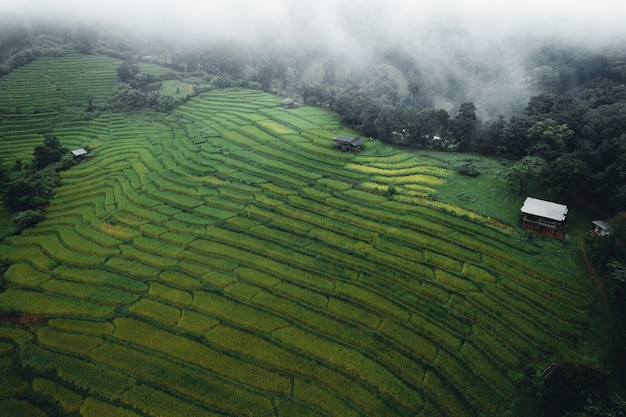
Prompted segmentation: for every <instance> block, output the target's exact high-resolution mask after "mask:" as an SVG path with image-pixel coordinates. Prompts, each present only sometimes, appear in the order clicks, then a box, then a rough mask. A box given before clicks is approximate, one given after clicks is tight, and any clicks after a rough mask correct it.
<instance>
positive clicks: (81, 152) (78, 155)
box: [72, 148, 87, 160]
mask: <svg viewBox="0 0 626 417" xmlns="http://www.w3.org/2000/svg"><path fill="white" fill-rule="evenodd" d="M72 156H74V159H78V160H83V159H85V158H86V157H87V151H86V150H85V149H83V148H80V149H75V150H73V151H72Z"/></svg>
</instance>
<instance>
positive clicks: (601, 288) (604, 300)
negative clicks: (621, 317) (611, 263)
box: [578, 241, 609, 314]
mask: <svg viewBox="0 0 626 417" xmlns="http://www.w3.org/2000/svg"><path fill="white" fill-rule="evenodd" d="M578 248H579V249H580V253H582V255H583V260H584V261H585V267H586V268H587V272H588V273H589V277H590V278H591V280H592V281H593V283H594V284H595V285H596V288H597V289H598V293H599V294H600V300H601V301H602V305H603V306H604V311H605V312H606V313H607V314H608V313H609V302H608V299H607V297H606V291H604V286H603V285H602V282H601V281H600V279H599V278H598V275H597V274H596V271H595V269H593V265H591V262H589V257H588V256H587V251H586V250H585V244H584V243H583V242H582V241H581V242H580V243H579V245H578Z"/></svg>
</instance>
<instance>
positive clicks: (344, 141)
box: [333, 136, 363, 152]
mask: <svg viewBox="0 0 626 417" xmlns="http://www.w3.org/2000/svg"><path fill="white" fill-rule="evenodd" d="M333 141H334V142H335V149H337V150H339V151H343V152H356V151H358V150H360V149H361V145H363V141H362V140H361V139H359V138H355V137H352V136H337V137H335V139H333Z"/></svg>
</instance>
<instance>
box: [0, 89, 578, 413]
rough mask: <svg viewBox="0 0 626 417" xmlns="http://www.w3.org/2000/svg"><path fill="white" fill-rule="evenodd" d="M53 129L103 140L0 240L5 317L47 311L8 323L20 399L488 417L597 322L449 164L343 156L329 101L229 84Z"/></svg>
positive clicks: (8, 366) (156, 409)
mask: <svg viewBox="0 0 626 417" xmlns="http://www.w3.org/2000/svg"><path fill="white" fill-rule="evenodd" d="M59 132H63V135H61V134H60V135H59V136H60V137H61V139H62V140H67V139H69V138H71V137H73V136H79V135H81V134H84V132H89V134H90V135H91V136H92V137H96V138H97V140H98V145H99V146H98V147H97V149H96V150H95V151H94V152H93V157H94V158H93V159H92V160H90V161H88V162H86V163H83V164H81V165H79V166H77V167H75V168H73V169H72V170H70V171H68V172H66V173H64V175H63V180H62V183H63V185H62V186H61V187H60V188H59V189H58V191H57V193H56V197H55V199H54V200H53V201H52V202H51V205H50V207H49V209H48V211H47V218H46V220H45V221H44V222H42V223H41V224H39V225H38V226H37V227H36V228H33V229H29V230H27V231H26V232H25V233H24V234H23V235H20V236H16V237H11V238H9V239H6V240H5V241H4V242H3V243H2V246H1V247H0V254H1V255H0V257H2V260H3V261H4V262H8V263H11V264H12V266H11V267H10V268H9V270H8V271H7V273H6V275H5V278H6V281H7V282H8V289H6V290H5V291H4V292H2V293H0V308H2V310H4V311H15V312H17V313H19V314H20V315H21V316H22V317H24V316H28V315H30V316H37V317H42V318H43V319H42V320H40V321H38V322H37V324H36V325H34V326H27V327H24V328H22V329H20V328H10V327H9V326H5V327H2V328H0V342H1V344H0V347H2V350H0V355H1V356H0V359H2V360H1V361H0V364H2V369H3V372H4V373H5V374H6V375H8V377H10V378H12V379H11V381H15V384H13V386H14V387H13V388H12V389H11V390H9V389H8V388H7V389H6V392H4V391H3V393H2V396H3V398H8V397H9V396H12V397H15V398H17V399H18V400H19V401H22V402H23V403H19V404H14V403H11V404H10V405H11V406H14V407H22V406H23V407H32V408H37V404H36V403H32V404H31V403H29V398H34V397H32V396H33V395H34V396H35V397H38V396H39V397H42V398H46V401H49V402H52V403H54V404H56V406H57V407H60V408H61V409H63V410H65V411H66V412H68V413H69V412H79V413H81V414H82V415H93V410H94V407H95V405H96V404H106V407H109V408H110V409H111V410H117V411H116V412H119V413H127V414H128V415H133V413H134V412H139V413H140V414H141V415H159V413H162V412H163V413H166V414H171V415H181V414H184V415H223V414H227V415H354V416H360V415H361V416H362V415H371V416H375V415H389V414H393V415H423V416H432V415H441V416H473V415H488V414H490V413H497V412H498V411H500V410H502V409H503V408H504V407H506V404H507V402H508V401H509V399H510V397H511V396H513V395H514V393H515V390H516V386H517V384H519V383H521V379H522V371H523V369H524V368H525V367H526V366H527V365H528V364H530V366H533V367H535V368H541V367H542V366H543V365H544V364H545V363H546V362H547V361H551V360H552V358H553V356H554V355H555V354H556V353H558V352H559V351H562V350H565V349H568V348H570V347H571V346H573V345H574V344H575V342H576V341H577V340H579V339H580V338H581V337H582V336H583V334H584V330H585V326H586V322H587V309H588V308H589V300H588V298H587V295H586V291H587V283H586V281H585V280H584V277H583V276H580V277H575V276H574V277H572V276H564V275H563V274H560V273H559V272H558V271H553V270H547V269H541V268H538V267H535V266H533V259H534V257H535V256H537V253H536V250H534V249H533V248H532V247H527V246H524V245H522V244H521V243H519V242H514V241H512V240H509V239H508V238H507V237H506V236H504V235H502V234H500V233H498V232H497V231H495V230H493V229H489V228H487V227H485V226H484V225H483V224H481V223H480V221H472V220H471V217H470V216H466V215H464V213H457V215H455V214H454V213H453V211H451V210H446V211H442V210H440V207H437V206H436V204H435V203H434V202H432V200H429V195H430V193H431V192H432V190H433V189H436V187H437V186H438V184H440V181H445V178H446V175H447V170H446V168H445V167H444V166H441V165H440V164H438V163H437V162H436V161H429V160H424V159H423V158H416V157H414V156H412V155H410V154H407V153H404V152H400V151H398V150H395V149H393V148H389V147H386V146H384V145H382V144H380V143H378V142H367V143H366V148H365V150H364V151H363V152H362V153H361V154H358V155H352V154H344V153H340V152H336V151H334V150H333V149H332V138H333V136H335V135H336V134H341V133H348V134H350V132H347V131H344V130H342V128H341V126H340V125H339V123H338V121H337V119H336V116H335V115H332V114H329V113H327V112H325V111H323V110H320V109H314V108H309V107H301V108H299V109H292V110H284V109H282V108H281V107H280V100H279V99H278V98H276V97H273V96H270V95H267V94H264V93H260V92H257V91H250V90H228V91H217V92H211V93H206V94H203V95H201V96H199V97H196V98H194V99H192V100H190V101H189V102H188V103H187V104H185V105H184V106H182V107H180V108H179V109H178V110H175V111H174V112H172V114H170V115H168V116H166V117H161V118H159V119H156V118H152V117H151V115H150V114H148V113H146V114H144V115H141V117H137V116H133V115H122V114H103V115H102V116H100V117H98V118H96V119H95V120H93V121H91V122H77V123H75V124H72V123H64V124H63V130H60V131H59ZM66 138H67V139H66ZM375 184H377V185H375ZM389 184H400V185H401V186H403V187H406V190H408V191H410V193H407V194H408V196H409V197H410V199H406V198H398V196H397V195H396V196H394V195H387V194H385V193H384V191H385V189H384V187H387V186H388V185H389ZM407 194H405V197H406V196H407ZM46 320H47V321H46ZM181 365H182V366H181ZM22 366H27V367H28V368H29V369H30V370H31V373H29V374H23V373H21V372H20V368H21V367H22ZM33 374H34V375H38V376H36V377H30V378H36V379H33V380H32V381H31V380H28V379H27V378H29V377H27V376H26V375H33ZM96 375H97V377H96ZM20 381H23V382H20ZM34 381H37V382H36V384H35V382H34ZM29 384H30V385H29ZM209 392H210V393H212V394H211V395H208V393H209ZM5 402H6V401H5ZM103 406H104V405H103ZM133 410H134V411H133ZM111 412H113V411H111ZM90 413H91V414H90ZM140 414H138V415H140Z"/></svg>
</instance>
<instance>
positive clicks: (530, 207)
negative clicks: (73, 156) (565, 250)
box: [521, 197, 568, 235]
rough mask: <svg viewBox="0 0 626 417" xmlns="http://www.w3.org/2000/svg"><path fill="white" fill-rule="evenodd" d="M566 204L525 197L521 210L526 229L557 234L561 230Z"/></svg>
mask: <svg viewBox="0 0 626 417" xmlns="http://www.w3.org/2000/svg"><path fill="white" fill-rule="evenodd" d="M567 211H568V209H567V206H565V205H563V204H558V203H553V202H551V201H545V200H540V199H538V198H532V197H527V198H526V201H524V205H523V206H522V209H521V212H522V214H523V215H524V219H523V221H524V227H525V228H526V229H530V230H534V231H538V232H542V233H548V234H551V235H557V234H560V233H562V232H563V229H564V226H565V217H566V216H567Z"/></svg>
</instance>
